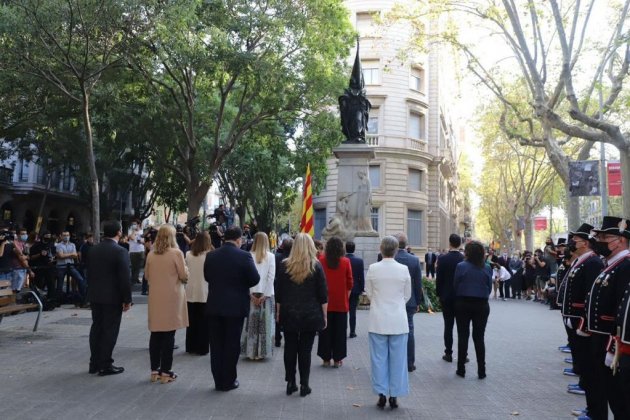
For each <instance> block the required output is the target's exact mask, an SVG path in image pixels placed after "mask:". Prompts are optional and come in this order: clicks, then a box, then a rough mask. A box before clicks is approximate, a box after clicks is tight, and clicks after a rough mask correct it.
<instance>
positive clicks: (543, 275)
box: [534, 249, 551, 302]
mask: <svg viewBox="0 0 630 420" xmlns="http://www.w3.org/2000/svg"><path fill="white" fill-rule="evenodd" d="M534 267H535V273H536V281H535V289H536V297H535V298H534V302H541V301H544V296H543V290H545V287H546V286H547V282H548V281H549V277H551V266H550V264H549V261H548V259H547V258H545V257H544V256H543V252H542V250H540V249H537V250H536V251H535V252H534Z"/></svg>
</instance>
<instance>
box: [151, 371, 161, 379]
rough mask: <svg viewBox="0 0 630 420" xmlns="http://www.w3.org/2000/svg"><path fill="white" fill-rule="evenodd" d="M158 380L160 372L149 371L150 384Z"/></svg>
mask: <svg viewBox="0 0 630 420" xmlns="http://www.w3.org/2000/svg"><path fill="white" fill-rule="evenodd" d="M159 380H160V371H159V370H152V371H151V382H157V381H159Z"/></svg>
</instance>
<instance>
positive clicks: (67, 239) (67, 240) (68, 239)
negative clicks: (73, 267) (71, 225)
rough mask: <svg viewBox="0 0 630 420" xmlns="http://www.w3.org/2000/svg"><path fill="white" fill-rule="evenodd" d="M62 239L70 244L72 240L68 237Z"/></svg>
mask: <svg viewBox="0 0 630 420" xmlns="http://www.w3.org/2000/svg"><path fill="white" fill-rule="evenodd" d="M62 239H63V241H64V242H69V241H70V238H69V237H67V236H64V237H63V238H62Z"/></svg>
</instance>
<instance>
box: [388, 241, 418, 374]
mask: <svg viewBox="0 0 630 420" xmlns="http://www.w3.org/2000/svg"><path fill="white" fill-rule="evenodd" d="M396 238H397V239H398V252H396V256H395V257H394V259H395V260H396V261H398V262H399V263H400V264H404V265H406V266H407V268H408V269H409V275H410V276H411V297H410V298H409V300H408V301H407V321H408V322H409V339H408V340H407V370H408V371H409V372H413V371H414V370H416V340H415V338H414V333H413V316H414V315H415V314H416V313H417V312H418V311H419V310H420V302H422V269H421V268H420V260H419V259H418V257H416V256H414V255H411V254H410V253H408V252H407V250H406V249H405V248H406V247H407V235H405V234H404V233H402V232H401V233H398V234H397V235H396Z"/></svg>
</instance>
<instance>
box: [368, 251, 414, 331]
mask: <svg viewBox="0 0 630 420" xmlns="http://www.w3.org/2000/svg"><path fill="white" fill-rule="evenodd" d="M365 292H366V293H367V295H368V297H369V298H370V313H369V317H368V331H369V332H371V333H376V334H384V335H398V334H407V333H409V324H408V322H407V308H406V304H407V301H408V300H409V298H410V297H411V276H410V275H409V269H408V268H407V266H405V265H402V264H400V263H398V262H397V261H396V260H394V259H393V258H385V259H383V260H382V261H381V262H377V263H375V264H371V265H370V268H369V269H368V272H367V276H366V279H365Z"/></svg>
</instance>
